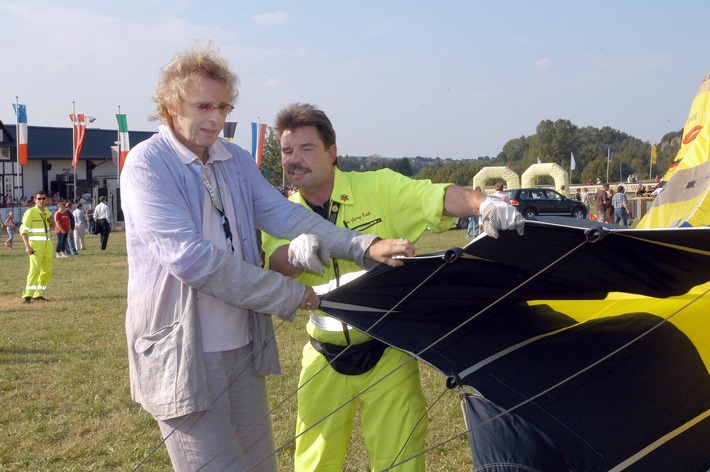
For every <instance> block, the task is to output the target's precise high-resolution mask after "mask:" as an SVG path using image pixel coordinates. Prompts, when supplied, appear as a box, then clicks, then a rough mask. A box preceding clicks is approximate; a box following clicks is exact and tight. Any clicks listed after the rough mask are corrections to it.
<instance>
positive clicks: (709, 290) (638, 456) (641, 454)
mask: <svg viewBox="0 0 710 472" xmlns="http://www.w3.org/2000/svg"><path fill="white" fill-rule="evenodd" d="M537 275H539V273H538V274H536V276H537ZM523 283H527V281H525V282H523ZM514 290H515V289H514ZM510 293H512V291H511V292H509V294H510ZM708 293H710V287H708V288H707V289H706V290H704V291H703V292H700V293H699V294H698V295H697V296H696V297H694V298H693V299H691V300H689V301H688V302H687V303H685V304H684V305H682V306H680V307H678V308H677V309H676V310H675V311H674V312H672V313H670V314H669V315H668V316H666V317H664V318H662V319H661V320H659V321H658V322H657V323H656V324H655V325H653V326H650V327H649V328H648V329H647V330H646V331H644V332H642V333H640V334H639V335H638V336H636V337H635V338H633V339H630V340H629V341H628V342H626V343H625V344H623V345H621V346H619V347H618V348H617V349H615V350H613V351H612V352H610V353H608V354H606V355H605V356H603V357H601V358H599V359H598V360H596V361H594V362H592V363H591V364H589V365H588V366H586V367H584V368H582V369H580V370H578V371H577V372H575V373H573V374H572V375H570V376H568V377H567V378H565V379H562V380H560V381H559V382H557V383H556V384H554V385H552V386H550V387H548V388H546V389H544V390H542V391H540V392H538V393H537V394H535V395H533V396H532V397H530V398H527V399H526V400H524V401H522V402H520V403H518V404H517V405H514V406H512V407H510V408H508V409H506V410H505V411H503V412H501V413H500V414H498V415H496V416H494V417H492V418H490V419H488V420H487V421H484V422H483V423H480V424H478V425H476V427H475V428H473V429H477V428H481V427H483V426H485V425H487V424H490V423H492V422H493V421H496V420H498V419H500V418H502V417H503V416H505V415H507V414H510V413H513V412H514V411H515V410H518V409H520V408H522V407H523V406H525V405H527V404H529V403H532V402H534V401H535V400H537V399H539V398H540V397H542V396H544V395H546V394H548V393H550V392H552V391H553V390H555V389H557V388H558V387H560V386H562V385H564V384H566V383H567V382H570V381H571V380H573V379H575V378H576V377H578V376H580V375H582V374H583V373H585V372H587V371H588V370H590V369H593V368H594V367H596V366H597V365H599V364H601V363H603V362H604V361H606V360H608V359H610V358H611V357H613V356H615V355H617V354H619V353H620V352H622V351H623V350H625V349H627V348H629V347H630V346H631V345H633V344H634V343H636V342H638V341H640V340H641V339H643V338H644V337H645V336H648V335H649V334H651V333H652V332H653V331H655V330H656V329H658V328H660V327H661V326H662V325H663V324H665V323H668V322H670V320H671V319H672V318H674V317H675V316H677V315H678V314H679V313H681V312H683V311H684V310H685V309H687V308H688V307H690V306H691V305H692V304H693V303H695V302H697V301H698V300H700V299H701V298H703V297H705V296H707V295H708ZM509 294H506V296H508V295H509ZM494 303H495V302H494ZM488 308H489V307H485V308H484V309H483V310H481V311H480V312H479V314H480V313H482V312H483V311H485V310H486V309H488ZM474 316H478V314H476V315H474ZM467 322H468V320H467V321H466V322H464V324H465V323H467ZM437 342H438V341H437ZM706 414H707V412H706ZM697 420H698V419H697V418H696V419H695V420H692V421H690V422H689V424H688V425H684V426H682V427H680V428H678V431H679V432H682V431H683V430H684V429H685V428H686V427H691V426H692V425H693V424H694V422H696V421H697ZM473 429H470V430H465V431H463V432H461V433H459V434H456V435H454V436H452V437H450V438H449V439H447V440H445V441H442V442H440V443H437V444H434V445H432V446H430V447H429V448H427V449H426V450H424V451H421V452H420V453H418V454H416V455H414V456H412V457H409V458H407V459H406V460H404V461H401V462H398V463H397V464H393V465H392V466H391V467H390V468H388V469H385V470H390V469H391V468H394V467H397V466H399V465H401V464H403V463H404V462H407V461H408V460H411V459H414V458H415V457H417V456H419V455H422V454H426V453H428V452H431V451H432V450H435V449H436V448H438V447H441V446H443V445H445V444H447V443H449V442H451V441H453V440H455V439H457V438H459V437H462V436H464V435H467V434H468V433H469V432H470V431H472V430H473ZM672 433H673V432H672ZM672 433H669V434H668V435H666V437H664V441H662V442H655V443H654V444H651V445H649V446H647V447H646V448H644V449H643V450H642V451H639V452H638V453H636V454H634V455H633V456H632V457H630V458H629V459H627V460H626V461H624V462H623V463H621V464H619V465H617V466H616V467H614V468H613V469H612V470H613V471H614V472H621V471H622V470H624V469H625V468H627V467H629V466H630V465H632V464H633V463H634V462H636V461H638V460H639V459H641V458H642V457H644V456H645V455H647V454H649V453H651V452H652V451H653V450H654V449H655V448H656V447H658V446H660V445H662V444H663V442H665V441H667V440H670V439H672V438H673V437H674V434H672Z"/></svg>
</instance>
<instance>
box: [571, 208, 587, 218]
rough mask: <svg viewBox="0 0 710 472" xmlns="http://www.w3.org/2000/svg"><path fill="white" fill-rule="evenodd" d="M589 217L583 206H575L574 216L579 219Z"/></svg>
mask: <svg viewBox="0 0 710 472" xmlns="http://www.w3.org/2000/svg"><path fill="white" fill-rule="evenodd" d="M586 217H587V215H586V212H585V211H584V210H582V209H581V208H575V209H574V210H573V211H572V218H577V219H578V220H583V219H585V218H586Z"/></svg>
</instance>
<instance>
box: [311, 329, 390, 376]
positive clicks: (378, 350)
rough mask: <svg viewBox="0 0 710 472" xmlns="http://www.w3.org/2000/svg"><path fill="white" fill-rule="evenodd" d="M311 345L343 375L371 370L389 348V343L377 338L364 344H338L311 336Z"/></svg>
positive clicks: (359, 373)
mask: <svg viewBox="0 0 710 472" xmlns="http://www.w3.org/2000/svg"><path fill="white" fill-rule="evenodd" d="M311 345H312V346H313V348H314V349H315V350H316V351H318V352H319V353H321V355H323V357H325V359H326V360H327V361H328V363H329V364H330V366H331V367H332V368H333V369H335V371H336V372H338V373H339V374H343V375H361V374H364V373H365V372H367V371H369V370H370V369H372V368H373V367H375V365H377V363H378V362H379V361H380V358H381V357H382V354H383V353H384V352H385V349H386V348H387V344H385V343H383V342H380V341H378V340H376V339H372V340H370V341H367V342H364V343H362V344H351V345H349V346H337V345H335V344H330V343H322V342H320V341H317V340H315V339H313V338H311ZM341 353H342V355H341Z"/></svg>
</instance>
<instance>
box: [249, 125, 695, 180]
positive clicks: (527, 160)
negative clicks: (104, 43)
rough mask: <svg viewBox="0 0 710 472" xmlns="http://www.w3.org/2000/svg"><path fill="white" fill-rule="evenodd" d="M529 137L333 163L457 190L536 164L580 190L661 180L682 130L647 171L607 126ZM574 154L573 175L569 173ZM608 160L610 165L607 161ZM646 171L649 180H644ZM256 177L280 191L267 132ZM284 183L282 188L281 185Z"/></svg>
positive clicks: (647, 153) (645, 149)
mask: <svg viewBox="0 0 710 472" xmlns="http://www.w3.org/2000/svg"><path fill="white" fill-rule="evenodd" d="M535 131H536V132H535V134H533V135H531V136H521V137H519V138H513V139H511V140H509V141H508V142H507V143H505V145H504V146H503V149H502V151H501V152H500V153H499V154H498V155H497V156H495V157H490V156H479V157H477V158H473V159H458V160H457V159H446V158H441V157H422V156H413V157H403V158H387V157H382V156H379V155H372V156H349V155H345V156H338V163H339V166H340V168H341V169H342V170H344V171H371V170H377V169H382V168H389V169H392V170H394V171H396V172H399V173H401V174H403V175H406V176H408V177H412V178H415V179H429V180H431V181H433V182H452V183H454V184H457V185H471V182H472V180H473V177H474V175H476V174H477V173H478V172H479V171H480V170H481V169H482V168H483V167H488V166H508V167H510V168H511V169H512V170H513V171H514V172H515V173H516V174H518V175H522V173H523V172H524V171H525V170H527V169H528V168H529V167H530V166H531V165H533V164H536V163H537V162H542V163H550V162H554V163H557V164H559V165H560V166H561V167H562V168H563V169H565V170H567V171H568V172H570V183H572V184H580V183H585V182H588V181H589V180H591V181H593V182H596V181H597V179H601V180H602V181H606V180H607V169H608V176H609V181H610V182H620V181H621V182H625V181H626V178H627V176H628V175H630V174H634V175H636V176H637V177H638V179H639V180H653V179H654V177H655V176H656V175H658V176H659V177H663V174H665V173H666V171H667V170H668V167H669V166H670V164H671V163H672V162H673V159H674V158H675V156H676V154H677V153H678V150H679V149H680V144H681V140H682V136H683V130H682V129H681V130H679V131H673V132H669V133H666V134H665V135H664V136H663V137H662V138H661V140H660V142H658V143H653V144H655V146H656V154H657V157H656V163H655V164H653V165H652V166H650V162H651V145H652V143H649V142H647V141H642V140H640V139H637V138H634V137H633V136H629V135H628V134H626V133H623V132H621V131H619V130H615V129H613V128H610V127H608V126H606V127H603V128H601V129H600V128H594V127H592V126H587V127H584V128H579V127H577V126H575V125H574V124H572V122H570V121H569V120H562V119H560V120H556V121H552V120H543V121H541V122H540V123H539V124H538V125H537V128H536V130H535ZM572 154H574V160H575V169H574V170H571V169H570V164H571V156H572ZM609 154H611V162H609V161H608V156H609ZM649 170H650V171H651V172H650V175H649ZM261 172H262V174H263V175H264V177H266V179H267V180H269V182H271V183H272V185H274V186H276V187H280V186H282V185H284V180H283V175H282V172H281V157H280V152H279V145H278V141H277V139H276V135H275V134H274V132H273V130H272V129H270V128H269V133H268V135H267V137H266V139H265V141H264V151H263V161H262V165H261ZM545 179H546V178H545V177H541V178H540V179H538V182H539V183H540V184H541V185H548V184H552V183H553V181H552V178H550V179H549V182H547V181H546V180H545ZM286 183H287V182H286Z"/></svg>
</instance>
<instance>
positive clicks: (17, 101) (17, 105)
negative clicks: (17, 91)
mask: <svg viewBox="0 0 710 472" xmlns="http://www.w3.org/2000/svg"><path fill="white" fill-rule="evenodd" d="M28 128H29V127H28ZM28 134H29V131H28ZM15 147H16V150H17V155H16V156H15V157H16V158H17V159H16V161H17V162H16V164H17V183H16V184H15V185H13V186H12V200H13V204H12V206H13V209H14V207H15V202H17V207H18V208H17V213H16V217H17V218H21V215H20V213H21V212H22V203H21V202H20V201H19V199H18V198H17V191H16V189H18V188H20V167H21V166H20V97H18V96H17V95H15ZM23 187H24V186H23ZM23 190H24V188H23ZM23 193H24V191H23Z"/></svg>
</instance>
